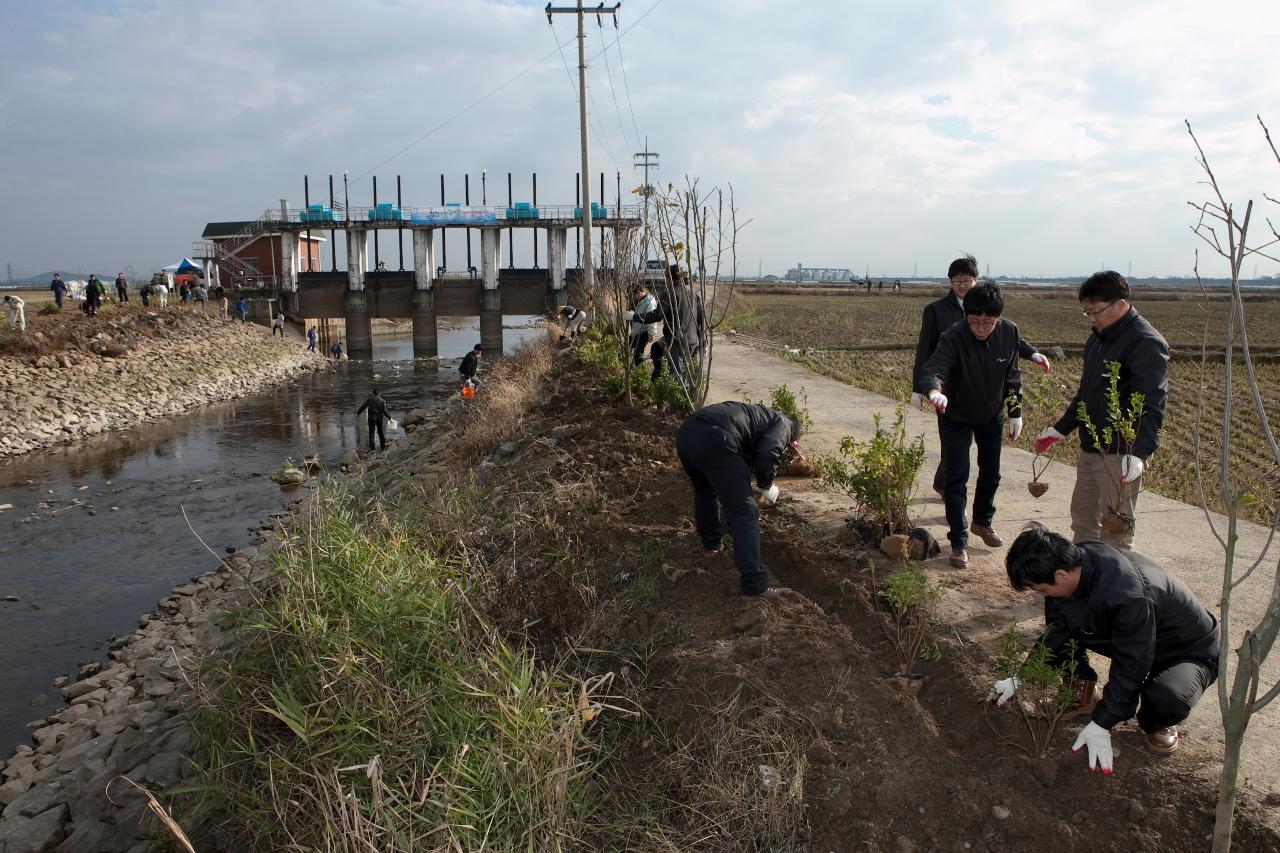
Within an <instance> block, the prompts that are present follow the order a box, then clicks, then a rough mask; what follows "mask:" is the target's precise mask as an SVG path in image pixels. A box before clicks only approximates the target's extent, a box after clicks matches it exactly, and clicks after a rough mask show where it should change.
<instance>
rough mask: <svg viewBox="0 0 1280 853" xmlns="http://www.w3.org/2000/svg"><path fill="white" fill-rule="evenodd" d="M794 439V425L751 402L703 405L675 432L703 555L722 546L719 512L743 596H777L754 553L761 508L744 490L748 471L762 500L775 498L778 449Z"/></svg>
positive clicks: (789, 419)
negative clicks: (726, 531) (690, 493)
mask: <svg viewBox="0 0 1280 853" xmlns="http://www.w3.org/2000/svg"><path fill="white" fill-rule="evenodd" d="M799 437H800V422H799V421H798V420H796V419H795V418H794V417H792V416H790V415H784V414H782V413H780V412H776V411H774V410H773V409H770V408H768V407H767V406H762V405H760V404H758V403H738V402H725V403H716V404H714V405H711V406H704V407H703V408H701V409H698V411H696V412H694V413H693V414H692V415H690V416H689V417H688V418H686V419H685V422H684V424H682V425H681V427H680V431H679V432H678V433H677V434H676V453H677V454H678V455H679V457H680V464H681V465H682V466H683V467H684V472H685V474H686V475H688V477H689V480H690V481H691V482H692V483H693V517H694V522H695V523H696V525H697V529H698V538H699V539H700V540H701V541H702V547H703V549H704V550H705V551H706V552H707V554H709V555H710V554H718V553H720V551H722V550H723V548H724V545H723V539H724V525H723V523H722V522H721V518H720V510H721V508H723V509H724V516H725V519H726V520H727V521H728V524H729V532H730V534H731V535H732V537H733V561H734V564H735V565H737V567H738V575H739V578H740V582H741V590H742V594H743V595H746V596H760V595H767V596H769V597H776V596H777V595H778V594H779V593H780V592H782V591H783V590H782V589H781V588H776V589H770V587H769V575H768V572H767V571H765V567H764V564H763V562H762V561H761V557H760V525H759V518H760V509H759V507H757V506H756V502H755V498H754V497H753V495H752V494H751V479H752V477H753V476H754V477H755V481H756V485H757V486H759V487H760V491H761V494H762V495H763V498H764V502H765V503H766V504H768V505H769V506H772V505H773V504H775V503H777V501H778V486H777V484H776V483H774V481H773V480H774V476H775V475H776V474H777V471H778V466H779V465H781V464H782V459H783V454H785V453H786V452H787V451H788V449H789V448H791V447H792V446H793V445H794V443H795V441H796V440H797V439H798V438H799Z"/></svg>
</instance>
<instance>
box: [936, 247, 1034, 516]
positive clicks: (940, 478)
mask: <svg viewBox="0 0 1280 853" xmlns="http://www.w3.org/2000/svg"><path fill="white" fill-rule="evenodd" d="M947 279H948V280H949V281H950V283H951V290H950V291H949V292H948V293H947V294H946V295H945V296H943V297H942V298H941V299H937V300H935V301H933V302H930V303H929V304H928V305H926V306H925V307H924V315H923V316H922V317H921V318H920V336H919V338H917V340H916V361H915V366H914V367H913V368H912V370H911V385H912V387H915V386H916V385H919V384H920V380H921V379H922V378H923V377H922V376H921V368H923V367H924V365H925V362H927V361H928V360H929V357H930V356H932V355H933V352H934V350H936V349H937V348H938V340H939V339H940V338H941V337H942V333H943V332H945V331H946V330H947V329H949V328H951V327H952V326H953V325H955V324H956V323H959V322H960V321H961V320H963V319H964V295H965V294H966V293H968V292H969V289H970V288H972V287H973V286H974V285H975V284H977V283H978V259H977V258H975V257H974V256H973V255H965V256H964V257H963V258H956V259H955V260H954V261H952V262H951V266H949V267H948V268H947ZM1018 354H1019V355H1020V356H1021V357H1022V358H1025V359H1027V360H1029V361H1033V362H1035V363H1036V364H1038V365H1040V367H1041V368H1042V369H1043V370H1044V372H1045V373H1048V372H1049V370H1050V367H1049V359H1048V358H1047V357H1046V356H1045V355H1044V354H1043V353H1041V352H1040V351H1039V350H1037V349H1036V348H1035V347H1034V346H1032V345H1031V344H1029V343H1027V342H1026V341H1024V340H1022V339H1021V338H1019V339H1018ZM924 402H925V401H924V397H923V395H921V394H919V393H913V394H912V395H911V404H912V405H913V406H916V407H918V408H924ZM938 429H939V430H941V429H942V417H941V415H939V417H938ZM939 434H941V433H939ZM945 465H946V458H945V457H944V458H943V459H942V460H941V461H939V462H938V468H937V470H936V471H934V472H933V490H934V491H935V492H937V493H938V496H939V497H942V495H943V487H944V484H945V482H946V469H945V467H944V466H945Z"/></svg>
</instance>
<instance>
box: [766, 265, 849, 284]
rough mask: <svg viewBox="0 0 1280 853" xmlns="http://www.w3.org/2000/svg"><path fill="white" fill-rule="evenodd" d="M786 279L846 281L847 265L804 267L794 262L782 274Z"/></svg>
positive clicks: (847, 278) (847, 274)
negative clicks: (793, 264) (785, 272)
mask: <svg viewBox="0 0 1280 853" xmlns="http://www.w3.org/2000/svg"><path fill="white" fill-rule="evenodd" d="M783 278H785V279H786V280H787V281H848V280H849V279H850V278H851V275H850V273H849V269H848V267H806V266H805V265H804V264H796V265H795V266H794V267H792V268H791V269H789V270H787V274H786V275H784V276H783Z"/></svg>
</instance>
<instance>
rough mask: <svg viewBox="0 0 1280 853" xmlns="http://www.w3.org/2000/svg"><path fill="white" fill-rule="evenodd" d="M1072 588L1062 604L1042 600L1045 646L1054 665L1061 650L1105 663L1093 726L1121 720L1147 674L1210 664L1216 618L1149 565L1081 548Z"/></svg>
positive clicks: (1131, 556)
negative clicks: (1075, 648) (1077, 649)
mask: <svg viewBox="0 0 1280 853" xmlns="http://www.w3.org/2000/svg"><path fill="white" fill-rule="evenodd" d="M1078 547H1079V548H1080V552H1081V555H1082V561H1081V565H1080V585H1079V586H1077V587H1076V591H1075V592H1074V593H1073V594H1072V595H1071V596H1070V597H1068V598H1046V599H1045V600H1044V619H1045V623H1046V624H1047V625H1048V628H1049V631H1048V634H1047V635H1046V637H1045V646H1046V647H1047V648H1048V649H1049V650H1050V651H1051V652H1053V653H1054V655H1055V657H1056V658H1057V659H1059V660H1066V659H1069V657H1070V653H1069V651H1068V647H1067V644H1068V643H1069V642H1070V641H1071V640H1075V641H1076V642H1077V643H1078V644H1079V645H1080V646H1081V647H1082V648H1085V649H1088V650H1089V651H1092V652H1097V653H1098V654H1100V655H1104V656H1106V657H1108V658H1110V659H1111V675H1110V678H1108V680H1107V686H1106V688H1105V689H1104V690H1103V691H1102V701H1101V702H1099V703H1098V705H1097V707H1096V708H1094V711H1093V721H1094V722H1095V723H1097V724H1098V725H1100V726H1102V727H1103V728H1104V729H1110V728H1111V727H1112V726H1114V725H1115V724H1116V723H1119V722H1122V721H1124V720H1127V719H1129V718H1130V717H1132V716H1133V715H1134V712H1135V711H1136V710H1137V708H1138V696H1139V694H1140V693H1141V690H1142V685H1143V683H1144V682H1145V681H1146V680H1147V676H1148V675H1150V674H1151V673H1152V672H1159V671H1160V670H1162V669H1164V668H1166V667H1167V666H1169V665H1170V664H1173V663H1175V662H1177V661H1180V660H1185V659H1188V658H1190V659H1192V660H1198V661H1204V662H1212V665H1213V667H1214V669H1215V671H1216V669H1217V663H1218V620H1217V619H1215V618H1214V616H1213V614H1212V613H1210V612H1209V611H1208V610H1206V609H1205V608H1204V605H1202V604H1201V603H1200V602H1199V600H1197V599H1196V597H1195V594H1194V593H1192V592H1191V590H1189V589H1187V587H1186V586H1185V585H1184V584H1183V583H1182V581H1180V580H1178V579H1177V578H1176V577H1174V576H1173V575H1171V574H1169V573H1168V572H1167V571H1165V570H1164V569H1163V568H1162V567H1161V566H1160V565H1159V564H1157V563H1156V562H1155V561H1154V560H1152V559H1150V558H1148V557H1144V556H1143V555H1142V554H1137V553H1135V552H1133V551H1123V552H1122V551H1117V550H1116V549H1114V548H1112V547H1111V546H1110V545H1104V544H1102V543H1101V542H1083V543H1081V544H1080V545H1079V546H1078Z"/></svg>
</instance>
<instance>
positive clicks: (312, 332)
mask: <svg viewBox="0 0 1280 853" xmlns="http://www.w3.org/2000/svg"><path fill="white" fill-rule="evenodd" d="M319 340H320V333H319V332H317V331H316V327H315V326H311V327H309V328H308V329H307V352H315V351H316V344H317V343H318V342H319Z"/></svg>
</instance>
